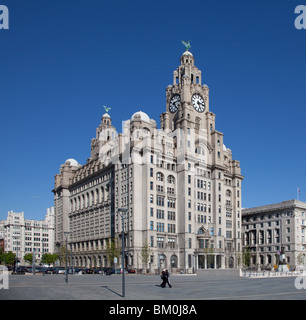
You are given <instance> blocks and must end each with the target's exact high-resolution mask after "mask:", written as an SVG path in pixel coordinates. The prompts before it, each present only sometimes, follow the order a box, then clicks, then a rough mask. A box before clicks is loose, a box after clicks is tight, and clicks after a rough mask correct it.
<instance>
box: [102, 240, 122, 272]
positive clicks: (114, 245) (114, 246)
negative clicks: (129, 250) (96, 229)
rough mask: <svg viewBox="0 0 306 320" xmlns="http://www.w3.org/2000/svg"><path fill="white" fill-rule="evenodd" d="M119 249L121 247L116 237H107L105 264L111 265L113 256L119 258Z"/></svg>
mask: <svg viewBox="0 0 306 320" xmlns="http://www.w3.org/2000/svg"><path fill="white" fill-rule="evenodd" d="M120 251H121V247H120V246H119V241H118V239H111V238H109V239H108V241H106V252H105V253H106V259H107V264H108V266H109V267H112V266H113V263H114V259H115V258H117V259H119V257H120Z"/></svg>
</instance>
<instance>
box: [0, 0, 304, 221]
mask: <svg viewBox="0 0 306 320" xmlns="http://www.w3.org/2000/svg"><path fill="white" fill-rule="evenodd" d="M0 4H2V5H6V6H7V7H8V9H9V18H10V20H9V30H0V61H1V73H0V74H1V76H0V106H1V117H0V135H1V157H0V219H5V218H6V216H7V212H8V211H9V210H14V211H16V212H21V211H24V213H25V216H26V218H27V219H30V218H33V219H42V218H43V217H44V215H45V213H46V209H47V208H48V207H51V206H52V205H53V193H52V192H51V190H52V189H53V186H54V175H55V174H57V173H59V168H60V165H61V164H62V163H64V162H65V160H66V159H68V158H75V159H76V160H77V161H78V162H79V163H81V164H84V163H85V162H86V159H87V158H89V157H90V140H91V139H92V138H94V137H95V130H96V127H97V126H98V125H99V123H100V119H101V116H102V114H103V113H104V109H103V107H102V106H103V105H107V106H109V107H111V108H112V109H111V111H110V115H111V117H112V120H113V124H114V125H115V127H116V128H117V131H118V132H121V122H122V121H123V120H127V119H129V118H130V117H131V115H132V114H133V113H134V112H136V111H139V110H142V111H144V112H146V113H147V114H148V115H149V116H150V117H151V118H153V119H155V120H156V121H157V124H158V127H159V115H160V114H161V113H162V112H164V111H165V108H166V99H165V97H166V94H165V93H166V87H167V86H168V85H169V84H172V74H173V71H174V70H175V69H176V68H177V67H178V65H179V64H180V61H179V58H180V56H181V55H182V53H183V52H184V50H185V49H184V46H183V45H182V44H181V41H182V40H190V41H191V46H192V48H191V50H190V51H191V52H192V53H193V55H194V57H195V65H196V66H197V67H198V68H199V69H200V70H202V81H203V83H206V84H207V85H208V86H209V88H210V110H211V111H212V112H214V113H215V114H216V129H217V130H218V131H221V132H223V133H224V143H225V145H226V146H227V147H228V148H230V149H231V150H232V152H233V158H234V159H237V160H239V161H240V164H241V168H242V174H243V175H244V176H245V180H244V182H243V189H242V199H243V201H242V205H243V207H253V206H260V205H264V204H271V203H276V202H281V201H284V200H289V199H295V198H296V197H297V187H298V186H299V187H300V190H301V194H300V200H301V201H306V184H305V181H306V170H305V162H306V143H305V142H306V130H305V128H306V59H305V53H306V30H303V29H302V30H297V29H296V28H295V26H294V20H295V18H296V17H297V15H296V14H295V13H294V10H295V7H296V6H297V5H301V4H304V5H306V0H299V1H295V0H290V1H289V0H256V1H253V0H252V1H249V0H218V1H215V0H193V1H182V0H175V1H174V0H163V1H159V0H154V1H150V0H146V1H144V0H130V1H126V0H117V1H109V0H108V1H104V0H88V1H80V0H61V1H59V0H52V1H51V0H44V1H41V0H27V1H20V0H9V1H8V0H1V1H0Z"/></svg>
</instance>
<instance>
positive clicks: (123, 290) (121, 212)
mask: <svg viewBox="0 0 306 320" xmlns="http://www.w3.org/2000/svg"><path fill="white" fill-rule="evenodd" d="M118 212H119V214H120V216H121V224H122V297H123V298H124V297H125V275H124V256H125V247H124V219H125V218H126V213H127V212H128V209H127V208H119V209H118Z"/></svg>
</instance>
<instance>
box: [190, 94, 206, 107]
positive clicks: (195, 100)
mask: <svg viewBox="0 0 306 320" xmlns="http://www.w3.org/2000/svg"><path fill="white" fill-rule="evenodd" d="M191 101H192V105H193V107H194V108H195V109H196V111H198V112H204V110H205V102H204V99H203V97H202V96H201V95H200V94H198V93H195V94H194V95H193V96H192V98H191Z"/></svg>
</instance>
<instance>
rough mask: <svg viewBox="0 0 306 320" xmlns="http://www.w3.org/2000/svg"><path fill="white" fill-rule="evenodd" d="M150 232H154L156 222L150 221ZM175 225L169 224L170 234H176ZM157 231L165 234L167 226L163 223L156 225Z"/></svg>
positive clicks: (168, 230)
mask: <svg viewBox="0 0 306 320" xmlns="http://www.w3.org/2000/svg"><path fill="white" fill-rule="evenodd" d="M150 230H151V231H154V221H150ZM175 230H176V227H175V224H171V223H168V229H167V232H168V233H175V232H176V231H175ZM156 231H157V232H165V224H164V223H163V222H157V223H156Z"/></svg>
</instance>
